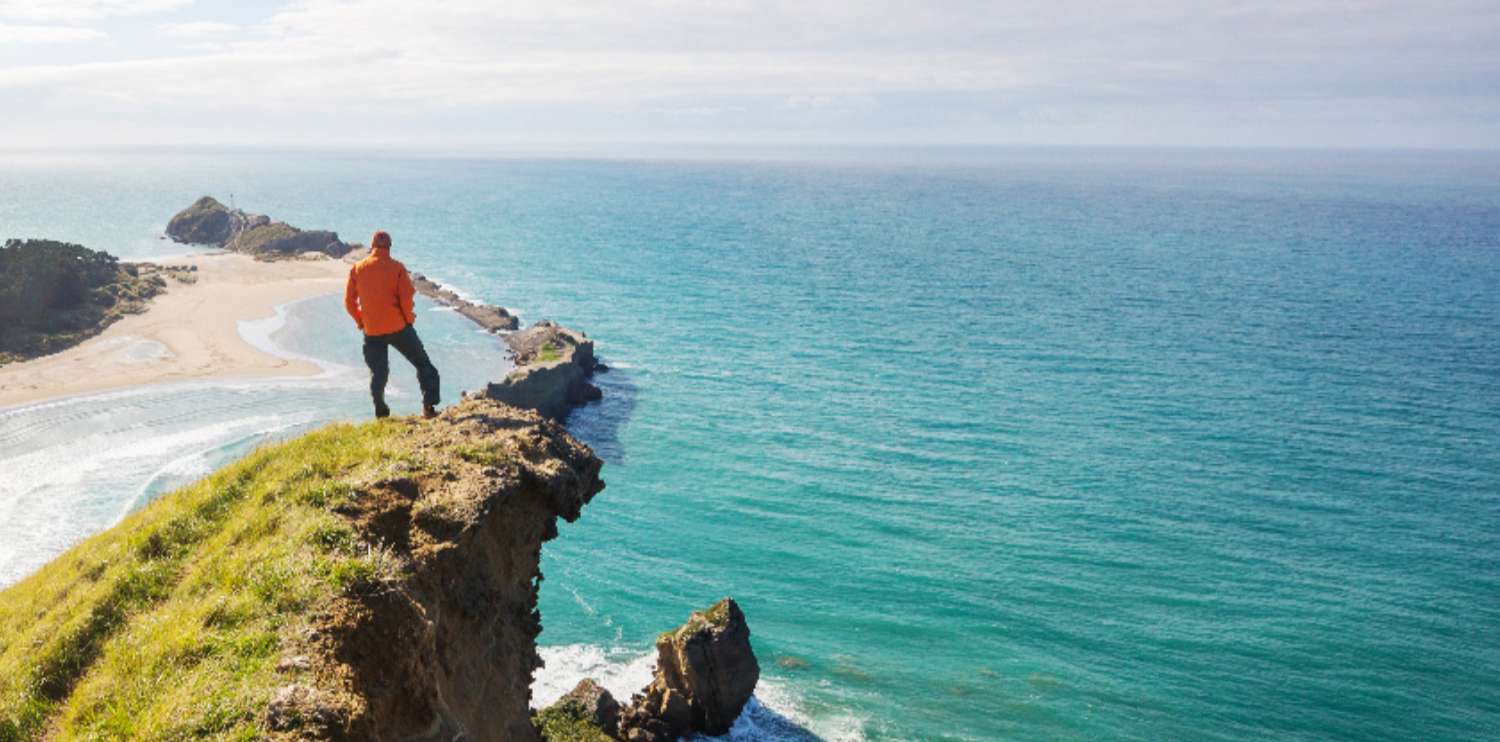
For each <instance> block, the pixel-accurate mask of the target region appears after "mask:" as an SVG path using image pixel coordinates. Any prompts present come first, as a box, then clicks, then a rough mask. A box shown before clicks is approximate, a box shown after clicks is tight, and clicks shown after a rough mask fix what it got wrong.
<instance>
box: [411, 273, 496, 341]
mask: <svg viewBox="0 0 1500 742" xmlns="http://www.w3.org/2000/svg"><path fill="white" fill-rule="evenodd" d="M411 284H412V287H413V288H415V289H416V290H417V293H419V294H421V295H423V296H425V297H427V298H429V299H431V300H433V301H435V302H437V303H439V304H442V305H444V306H449V307H453V309H454V310H455V311H457V312H458V313H459V314H462V315H463V316H465V317H468V318H469V319H470V320H471V321H473V322H474V324H476V325H479V326H480V327H483V328H484V329H486V330H488V331H490V332H500V331H502V330H504V331H510V330H515V329H517V328H519V327H520V326H521V320H520V318H519V317H516V316H515V315H514V314H511V313H510V312H508V311H506V310H505V307H497V306H494V305H492V304H480V303H477V302H472V301H469V300H468V299H465V298H463V297H462V296H459V295H458V294H455V293H453V292H452V291H450V290H448V289H446V288H444V287H443V285H442V284H440V283H438V282H437V281H434V280H432V279H430V278H428V277H426V276H424V275H422V274H421V273H413V274H412V276H411Z"/></svg>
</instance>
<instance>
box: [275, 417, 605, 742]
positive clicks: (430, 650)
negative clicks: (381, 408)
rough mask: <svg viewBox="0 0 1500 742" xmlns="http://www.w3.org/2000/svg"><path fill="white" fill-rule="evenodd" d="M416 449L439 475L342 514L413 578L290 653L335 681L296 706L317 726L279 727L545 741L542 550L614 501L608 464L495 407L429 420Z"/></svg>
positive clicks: (383, 490) (394, 487)
mask: <svg viewBox="0 0 1500 742" xmlns="http://www.w3.org/2000/svg"><path fill="white" fill-rule="evenodd" d="M409 438H410V439H411V440H410V441H409V442H410V443H411V445H412V450H415V451H425V452H426V453H425V454H424V457H425V458H426V459H427V460H428V461H429V462H431V461H434V460H435V459H434V454H437V459H441V463H440V465H439V466H437V467H432V468H430V469H429V472H428V474H426V475H419V476H404V477H403V476H397V477H395V478H393V479H386V480H383V481H378V482H375V483H372V484H371V485H370V486H368V487H367V488H366V489H365V492H366V494H364V495H363V496H361V497H358V498H353V499H351V501H350V502H349V503H348V504H347V505H346V506H344V507H343V508H342V509H341V511H340V512H341V513H342V514H343V515H344V517H346V518H348V519H349V520H350V521H352V522H353V523H354V524H355V530H356V532H357V533H360V534H362V535H363V536H362V537H363V540H365V541H366V543H369V544H373V545H375V547H376V548H380V549H384V550H387V551H388V552H389V559H390V561H391V562H392V563H395V564H400V565H403V568H402V569H401V570H400V574H399V577H398V578H397V579H396V580H395V581H394V582H391V583H388V584H385V585H380V586H377V587H372V588H371V589H367V590H360V591H355V593H354V594H353V595H350V596H347V597H344V598H342V599H340V600H339V601H337V602H336V603H335V604H334V605H333V606H331V607H330V608H329V609H328V610H327V611H325V612H324V613H323V614H322V615H323V618H322V619H321V620H320V621H318V622H317V623H316V624H315V626H314V628H313V631H312V632H311V638H310V640H309V642H308V644H309V647H308V648H307V651H306V652H302V651H301V650H287V653H290V654H298V655H301V654H305V655H306V656H309V657H311V658H313V659H312V661H311V668H310V670H309V671H308V672H307V673H306V675H307V676H309V677H312V678H319V677H322V678H329V679H333V682H331V684H330V683H325V684H324V687H316V685H315V686H314V687H313V688H311V689H310V690H308V691H289V692H287V693H286V694H285V695H286V696H287V699H286V701H287V702H294V701H295V700H296V699H297V698H298V697H302V698H305V699H312V700H311V701H309V703H311V704H313V705H311V706H308V707H307V708H305V709H303V713H289V712H288V711H287V710H286V709H285V708H281V709H278V708H277V707H275V706H274V704H273V707H272V708H271V709H270V711H269V713H271V714H277V713H279V714H280V715H281V717H283V718H296V719H310V720H314V721H316V719H318V718H319V715H320V714H321V716H322V717H323V718H327V719H332V720H334V721H333V722H330V724H331V726H332V727H335V728H334V729H332V731H325V730H319V729H316V728H314V729H310V730H308V731H311V732H313V733H314V734H318V735H322V734H331V735H332V736H343V737H345V738H349V739H370V740H381V739H384V740H450V739H472V740H484V739H496V740H498V739H507V740H529V739H536V732H535V730H534V727H533V726H532V724H531V714H530V711H529V706H530V698H531V695H530V693H531V691H530V684H531V676H532V672H533V671H534V670H535V669H536V668H538V667H540V666H541V659H540V658H539V657H538V656H537V653H536V643H535V638H536V636H537V634H538V633H540V631H541V620H540V614H539V613H538V612H537V590H538V587H539V584H540V580H541V574H540V571H539V568H538V565H539V560H540V558H541V547H542V542H544V541H546V540H548V539H551V538H553V537H555V536H556V535H557V526H556V523H557V520H558V519H559V518H561V519H563V520H567V521H572V520H574V519H576V518H577V517H578V516H579V513H580V510H581V509H582V507H583V506H584V505H585V504H586V503H587V502H588V501H589V500H590V499H592V498H593V496H594V495H595V494H596V493H598V492H599V491H600V490H601V489H603V487H604V483H603V482H602V481H601V480H600V479H599V470H600V466H601V462H600V461H599V459H598V458H596V457H594V455H593V454H592V452H590V451H589V449H588V448H587V447H585V446H584V445H583V444H581V443H579V442H577V441H576V440H574V439H573V438H572V437H570V436H569V435H568V434H567V433H566V432H564V431H563V430H562V429H561V428H560V427H558V426H556V425H554V424H552V423H550V422H545V421H543V420H541V419H540V418H539V417H537V416H536V415H535V414H534V413H529V412H522V411H519V410H516V409H514V408H508V407H504V406H502V405H499V404H496V403H494V402H491V401H488V400H470V401H467V402H464V403H461V404H458V405H455V406H453V407H451V408H449V409H447V410H445V411H444V412H443V413H442V415H440V416H439V417H438V418H437V419H436V420H434V421H432V422H431V423H415V422H414V423H413V424H412V430H411V432H410V434H409ZM446 454H453V458H451V459H445V458H443V456H444V455H446ZM318 699H322V700H321V701H319V700H318ZM340 699H342V700H340ZM351 699H352V700H351ZM318 703H321V704H322V706H321V707H320V706H318V705H317V704H318ZM283 705H285V704H283ZM330 706H332V707H335V708H333V709H332V710H330V709H329V708H326V707H330ZM271 721H272V722H273V723H274V719H271ZM325 726H326V725H325Z"/></svg>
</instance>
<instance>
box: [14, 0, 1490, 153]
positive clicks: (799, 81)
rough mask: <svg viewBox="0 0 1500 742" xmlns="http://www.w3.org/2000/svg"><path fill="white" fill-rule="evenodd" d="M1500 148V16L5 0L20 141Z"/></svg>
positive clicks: (1447, 9)
mask: <svg viewBox="0 0 1500 742" xmlns="http://www.w3.org/2000/svg"><path fill="white" fill-rule="evenodd" d="M648 143H649V144H667V145H670V144H682V145H715V146H740V145H744V146H779V145H797V146H803V145H805V146H819V147H823V146H834V145H857V146H875V147H879V146H889V145H909V146H972V145H1046V146H1052V145H1057V146H1186V147H1217V146H1227V147H1423V148H1428V147H1437V148H1466V149H1467V148H1481V149H1494V148H1497V147H1500V5H1497V0H1425V1H1423V2H1415V1H1413V2H1383V1H1379V0H1369V1H1361V0H1279V1H1276V2H1267V1H1264V0H1241V1H1239V2H1222V1H1220V0H1198V1H1189V0H1137V1H1134V2H1118V1H1116V0H1098V1H1096V2H1080V1H1078V0H1014V1H1008V0H997V1H994V2H970V1H968V0H947V1H944V0H927V1H926V2H913V1H912V0H862V1H860V2H843V1H842V0H838V1H828V2H819V1H818V0H773V1H770V2H748V1H743V0H716V1H711V2H685V1H677V0H651V1H640V0H602V1H598V2H595V1H592V0H590V1H587V2H566V1H565V0H554V1H550V2H549V1H541V2H529V1H515V0H491V1H488V2H484V1H478V0H451V1H448V2H443V1H442V0H434V1H432V2H412V1H410V0H297V1H294V2H277V1H275V0H273V1H271V2H247V1H240V2H232V1H226V0H0V147H58V148H68V147H93V146H105V147H113V146H136V145H142V146H254V147H260V146H265V147H278V146H290V147H392V148H400V149H413V150H439V151H441V150H494V151H516V150H520V151H524V150H527V149H528V148H543V149H545V148H557V147H563V148H566V147H572V146H576V147H587V146H624V147H630V146H632V145H643V144H648Z"/></svg>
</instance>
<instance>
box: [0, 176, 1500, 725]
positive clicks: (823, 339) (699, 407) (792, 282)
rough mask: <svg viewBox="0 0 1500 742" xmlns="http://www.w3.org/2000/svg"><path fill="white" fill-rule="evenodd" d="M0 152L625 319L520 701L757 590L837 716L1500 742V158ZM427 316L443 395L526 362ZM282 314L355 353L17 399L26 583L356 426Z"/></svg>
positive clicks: (106, 220) (9, 500) (153, 222)
mask: <svg viewBox="0 0 1500 742" xmlns="http://www.w3.org/2000/svg"><path fill="white" fill-rule="evenodd" d="M0 161H3V163H4V166H3V167H0V237H46V238H52V239H60V240H67V241H73V242H79V243H82V244H84V245H86V246H88V247H91V248H96V249H104V250H108V251H110V252H112V253H114V254H116V255H119V256H121V257H124V258H127V259H139V258H149V257H153V256H159V255H163V254H170V253H173V252H180V250H179V247H178V246H175V245H172V244H170V243H166V242H162V241H159V240H158V239H157V235H158V234H159V233H160V231H161V229H162V227H163V226H164V224H165V223H166V220H167V219H168V218H169V217H170V216H171V215H172V213H174V212H175V211H176V210H177V209H179V208H181V207H183V206H185V205H187V204H188V203H190V202H192V201H193V200H194V199H196V198H197V197H198V196H200V195H203V194H205V193H207V194H211V195H214V196H217V197H219V198H221V199H223V200H226V201H227V200H228V198H229V196H230V194H231V193H232V194H233V195H234V198H235V201H236V203H237V204H238V205H239V206H242V207H245V208H248V209H251V210H254V211H258V212H263V213H267V214H270V215H272V216H273V217H275V218H278V219H284V220H286V221H288V222H291V223H293V224H297V225H300V226H303V227H309V228H328V229H337V230H338V231H339V232H340V234H341V236H342V237H344V238H345V239H348V240H357V241H363V240H365V239H366V238H367V237H368V235H369V233H370V232H371V231H372V230H374V229H376V228H383V229H386V230H389V231H390V232H391V233H392V235H393V236H394V239H395V250H394V253H395V255H396V257H398V258H400V259H402V260H404V261H406V263H407V264H408V266H410V267H411V268H412V269H413V270H415V271H418V272H423V273H427V274H429V275H432V276H433V277H435V278H437V279H439V280H441V281H443V282H445V283H451V284H453V285H454V286H455V287H456V288H458V289H460V290H462V291H464V292H466V293H467V294H470V295H472V296H475V297H478V298H481V299H483V300H486V301H490V302H494V303H498V304H501V305H504V306H507V307H510V308H512V309H514V310H515V311H517V312H518V313H519V314H520V315H521V317H522V319H523V321H525V322H528V323H529V322H531V321H534V320H537V319H541V318H551V319H555V320H559V321H562V322H564V323H566V324H568V325H570V326H573V327H577V328H580V329H583V330H585V331H587V332H588V333H589V335H590V336H591V337H593V338H594V339H595V340H596V342H597V343H598V346H599V351H600V354H601V356H602V357H603V358H604V360H605V361H607V362H608V363H609V364H610V365H611V366H613V367H614V370H613V371H611V372H610V373H608V374H605V375H603V376H601V377H600V378H599V385H600V386H601V387H602V388H603V389H604V392H605V399H604V401H603V402H602V403H600V404H598V405H595V406H590V407H588V408H585V409H584V410H582V411H580V412H578V413H575V416H574V418H573V419H572V422H571V427H572V428H573V430H574V431H575V433H576V434H578V435H579V436H580V437H581V438H583V439H584V440H585V441H587V442H588V443H590V444H591V445H593V446H594V447H595V449H596V450H597V451H598V452H599V454H600V455H601V456H602V457H603V458H604V459H605V460H606V461H607V464H606V467H605V470H604V477H605V479H606V480H607V481H608V483H609V488H608V489H607V490H606V491H605V492H604V493H603V494H602V495H601V496H600V497H599V498H598V499H596V500H595V502H594V504H593V505H591V506H590V507H589V508H588V509H586V510H585V512H584V516H583V518H582V519H581V520H580V521H579V522H578V523H577V524H574V525H571V526H566V527H564V528H563V533H562V536H561V538H559V539H557V540H556V541H553V542H551V543H550V544H549V545H548V546H547V548H546V550H545V556H544V562H543V571H544V573H545V574H546V577H547V579H546V581H545V582H544V583H543V587H542V606H541V608H542V614H543V624H544V626H545V631H544V633H543V634H542V636H541V639H540V640H541V643H542V644H543V645H544V651H543V654H544V656H545V657H546V658H547V659H548V661H549V666H548V668H547V669H545V670H544V671H542V677H541V678H540V680H539V683H538V700H545V699H544V698H542V696H544V695H545V694H547V693H554V692H560V691H561V690H563V688H559V687H556V686H557V685H559V684H562V683H571V681H572V680H574V679H576V678H577V677H578V675H579V674H580V673H579V672H578V670H579V669H580V668H588V669H590V670H591V671H593V672H595V673H602V674H604V675H605V676H606V680H607V682H606V684H607V685H609V684H611V683H613V684H614V685H613V686H612V687H614V688H615V689H616V690H622V689H623V690H629V689H631V686H632V685H633V684H636V683H638V682H639V681H640V679H641V678H640V676H641V674H642V672H643V670H644V669H648V668H649V659H645V658H646V657H647V653H648V651H649V647H650V642H651V640H652V639H653V638H654V636H655V632H657V631H659V630H661V629H663V628H666V627H669V626H672V625H675V624H677V623H679V622H680V621H681V620H682V619H684V618H685V617H686V615H687V613H688V611H689V610H691V609H693V608H697V607H701V606H704V605H707V604H708V603H710V602H712V601H713V600H715V599H717V598H718V597H721V596H722V595H725V594H732V595H733V596H734V597H735V598H736V599H737V600H739V602H740V604H741V605H742V606H743V607H744V609H745V611H746V614H747V617H748V619H749V623H750V625H751V628H752V630H753V632H754V642H755V645H756V649H757V652H758V654H759V655H760V657H761V661H762V667H763V668H764V671H765V681H764V683H763V686H762V690H761V693H760V697H761V700H762V701H763V702H764V704H765V705H766V706H767V707H768V708H769V709H770V710H771V711H774V712H776V713H777V714H780V715H784V716H787V717H790V718H792V719H794V720H796V721H798V722H800V723H802V724H803V725H805V726H806V727H807V728H808V729H810V730H811V731H812V732H813V733H815V734H818V735H820V736H822V737H824V738H826V739H830V740H836V739H924V740H925V739H952V740H982V739H983V740H987V739H997V738H1006V739H1039V738H1047V739H1085V738H1088V739H1140V740H1156V739H1169V738H1170V739H1264V738H1279V739H1287V738H1294V739H1356V738H1363V739H1368V738H1375V739H1412V738H1422V739H1475V738H1485V737H1493V736H1495V735H1496V734H1497V733H1500V646H1497V644H1496V642H1495V637H1496V636H1497V635H1500V292H1497V290H1496V288H1497V287H1500V155H1497V154H1494V153H1490V154H1478V153H1462V152H1458V153H1453V152H1450V153H1437V152H1376V151H1363V152H1352V151H1349V152H1317V151H1291V150H1288V151H1251V150H1245V151H1227V150H1201V151H1166V150H1162V151H1157V150H1061V149H1059V150H1019V149H1018V150H953V151H946V152H941V153H930V152H929V153H922V152H912V153H907V154H905V155H902V156H900V157H896V158H890V159H886V160H882V161H864V160H861V159H860V158H857V157H849V158H843V157H834V158H826V157H825V158H811V157H801V156H800V155H799V154H797V153H782V156H779V157H777V158H775V159H771V160H763V161H731V160H713V159H704V160H697V161H665V160H663V161H629V160H595V161H587V160H527V159H494V160H470V159H462V158H416V157H398V156H370V155H363V154H352V153H342V154H339V153H310V152H295V153H277V152H261V153H243V152H240V153H236V152H204V153H166V152H153V153H144V152H143V153H93V154H66V155H65V154H50V153H24V152H15V151H11V152H6V153H5V154H3V155H0ZM419 327H421V328H422V331H423V337H424V339H425V340H426V342H427V345H428V347H429V349H430V350H433V351H434V355H435V357H436V360H437V361H438V364H439V366H440V367H441V368H442V371H443V373H444V379H445V394H446V396H447V400H448V401H452V400H453V399H455V398H456V394H457V392H458V391H459V390H460V389H465V388H474V387H476V386H477V385H478V384H479V383H482V381H483V380H485V379H487V378H494V377H498V376H499V375H501V374H502V373H503V371H504V368H505V362H504V360H503V353H502V352H501V351H500V349H499V347H498V344H497V343H496V341H495V340H494V338H491V337H488V336H486V335H483V334H481V333H478V332H474V331H473V328H472V327H471V326H469V325H467V324H466V323H465V322H464V321H463V320H461V319H460V318H457V317H456V316H454V315H452V314H451V313H449V312H444V311H441V310H438V309H436V308H434V307H432V306H431V305H430V304H424V311H423V313H422V314H421V319H420V320H419ZM262 329H264V328H262ZM271 339H272V340H273V341H274V342H276V343H277V344H278V345H280V346H281V347H282V348H285V349H287V350H290V351H292V352H297V353H303V354H307V355H311V356H315V357H318V358H321V359H323V360H325V361H326V362H329V363H331V364H337V365H334V366H331V367H330V372H329V374H328V375H327V376H326V377H324V378H320V379H314V380H305V381H296V382H259V383H250V382H245V383H218V384H216V383H204V384H195V385H191V386H179V387H169V388H156V389H147V390H143V391H139V392H131V393H124V394H117V395H112V396H109V397H108V398H106V399H94V400H80V401H74V402H68V403H61V404H50V405H43V406H38V407H33V408H22V409H19V410H6V411H0V470H3V471H4V476H0V583H9V582H13V581H14V580H16V579H18V578H19V577H20V576H22V575H24V574H25V573H26V572H28V571H29V570H31V569H34V568H35V567H36V566H37V565H39V564H40V563H42V562H44V561H45V560H46V559H48V558H50V557H51V556H53V555H55V554H56V553H58V551H59V550H61V549H63V548H65V547H66V546H67V545H68V544H69V543H72V542H73V541H75V540H77V539H78V538H80V537H82V536H84V535H86V534H88V533H92V532H94V531H97V530H99V529H101V528H104V527H106V526H108V525H109V524H110V523H112V522H113V521H114V520H115V519H116V518H118V517H119V516H120V515H121V514H122V513H123V512H126V511H128V509H129V508H131V507H132V506H136V505H139V504H140V502H142V501H144V500H145V499H149V498H150V497H152V496H154V495H156V494H159V493H160V492H162V491H165V490H166V489H167V488H169V487H171V486H174V485H176V484H180V483H181V482H183V481H187V480H190V479H191V478H193V477H194V476H198V475H200V474H202V473H205V472H206V471H208V470H209V469H210V468H211V467H213V466H217V465H218V464H220V463H223V462H226V461H228V460H231V459H232V458H234V457H235V456H237V455H239V454H240V453H243V452H244V451H245V450H247V449H248V448H249V447H252V446H254V445H255V444H256V443H258V442H260V441H264V440H268V439H272V438H279V437H284V436H287V435H290V434H292V433H294V432H296V431H300V430H305V429H307V428H308V427H310V426H314V425H317V424H320V423H322V422H326V421H328V420H334V419H344V418H362V417H364V416H367V415H368V414H369V412H368V410H367V409H366V405H367V400H365V399H364V397H363V395H364V376H363V369H362V368H360V365H359V355H358V338H357V335H356V331H355V330H354V328H353V327H352V325H351V324H350V323H349V321H348V319H347V318H346V317H344V315H343V314H342V309H341V307H340V304H339V302H338V301H337V300H336V299H333V298H321V299H315V300H311V301H308V302H305V303H302V304H298V305H296V306H293V307H290V308H289V309H288V312H287V320H286V323H285V325H284V326H283V327H282V328H281V329H279V330H277V331H275V332H273V333H272V335H271ZM144 350H147V351H149V349H144ZM393 381H394V382H395V383H396V384H397V385H398V386H399V387H400V388H401V390H402V391H403V392H405V394H404V395H403V396H401V397H395V398H393V399H392V401H393V404H394V405H395V406H396V407H397V412H398V413H402V412H405V413H410V412H412V411H414V409H415V405H416V401H415V396H414V389H413V388H412V387H414V383H413V381H412V379H411V374H410V370H409V368H408V367H406V366H405V365H404V364H403V363H402V362H401V361H399V360H398V361H395V362H394V363H393ZM643 663H644V664H643ZM754 713H755V716H756V721H757V722H758V723H759V726H754V725H748V724H747V725H746V726H744V727H742V728H741V730H740V734H739V736H740V737H742V738H771V737H776V736H777V735H778V732H777V731H776V729H775V728H774V727H775V726H776V725H775V721H776V720H775V718H774V715H773V714H769V713H765V712H764V711H763V710H762V711H756V712H754ZM752 727H754V728H752ZM781 736H783V737H784V736H786V733H785V732H783V733H782V734H781Z"/></svg>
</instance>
